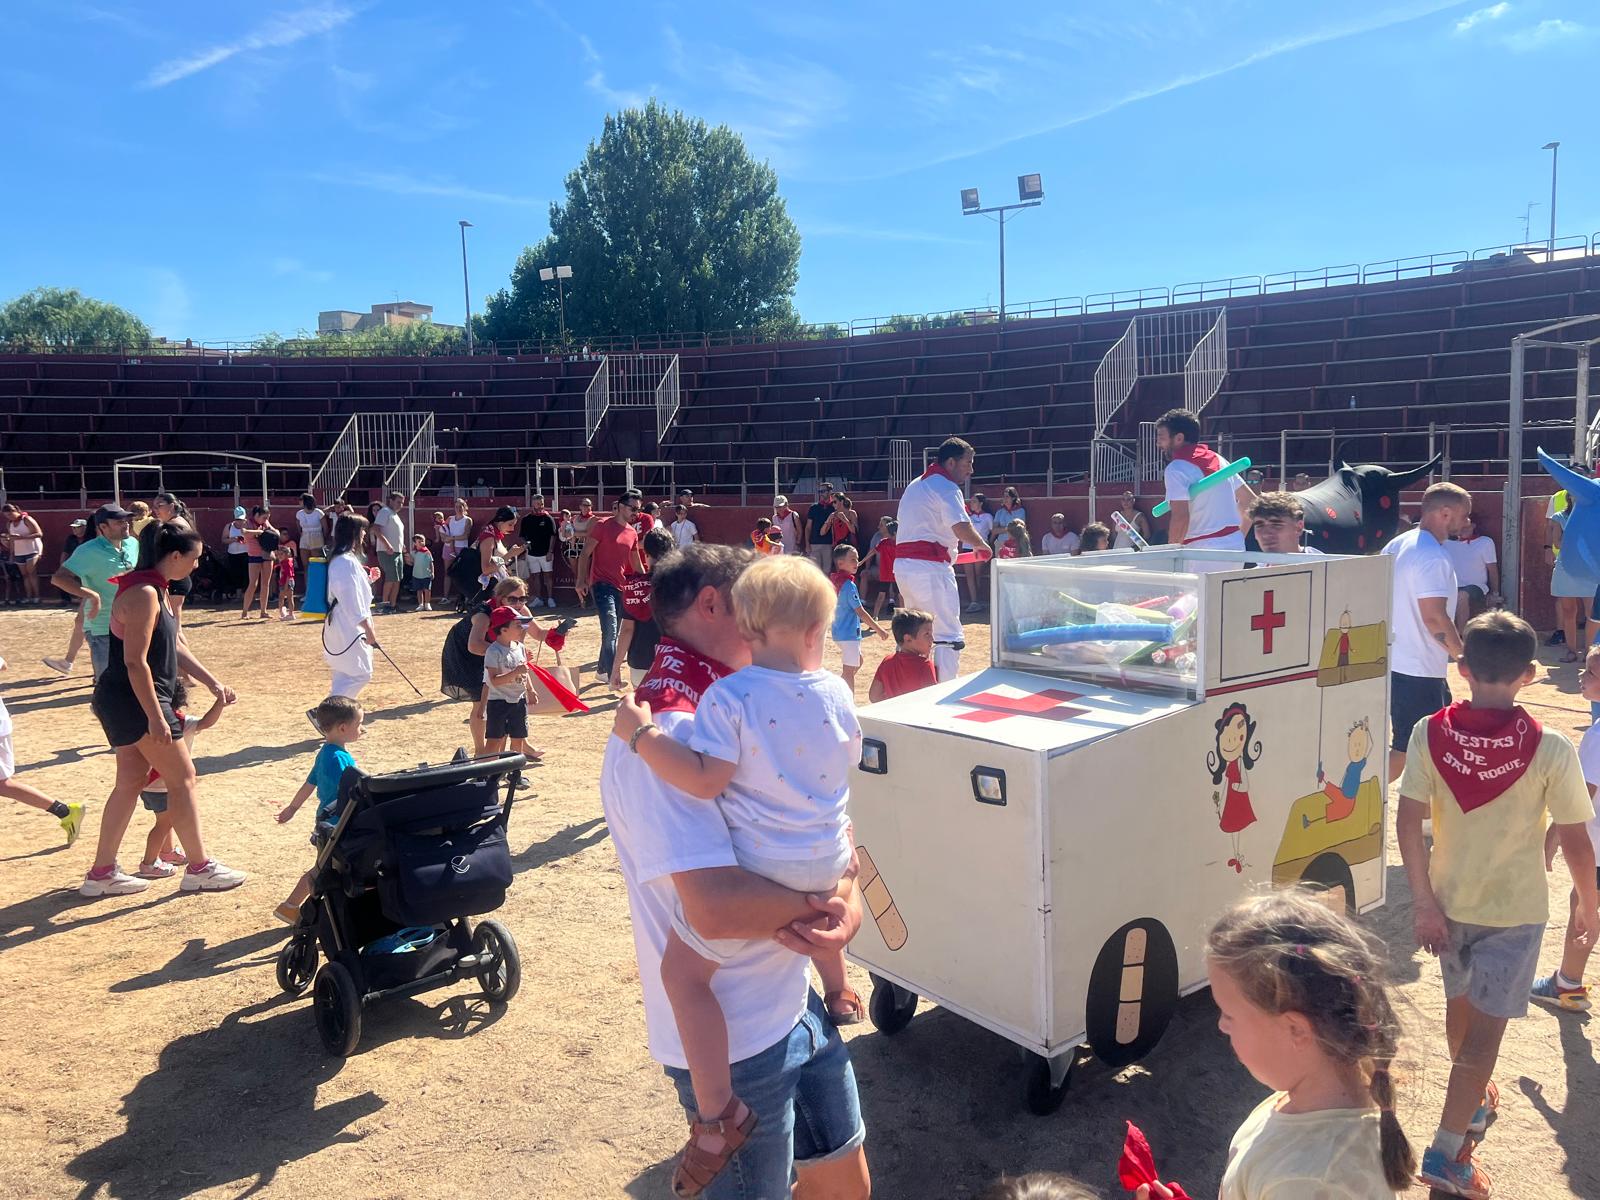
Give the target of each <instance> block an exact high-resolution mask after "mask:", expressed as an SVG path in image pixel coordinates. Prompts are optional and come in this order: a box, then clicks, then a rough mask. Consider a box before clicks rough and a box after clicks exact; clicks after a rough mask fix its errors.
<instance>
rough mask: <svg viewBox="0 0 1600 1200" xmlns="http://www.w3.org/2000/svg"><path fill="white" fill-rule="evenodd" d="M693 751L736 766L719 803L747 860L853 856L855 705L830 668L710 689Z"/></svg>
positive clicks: (762, 671)
mask: <svg viewBox="0 0 1600 1200" xmlns="http://www.w3.org/2000/svg"><path fill="white" fill-rule="evenodd" d="M689 745H690V746H691V747H692V748H694V749H695V750H698V751H699V752H700V753H701V754H709V755H710V756H711V757H712V758H716V759H720V760H721V761H723V762H730V763H737V764H738V767H737V768H736V769H735V771H734V773H733V779H732V780H730V781H729V783H728V786H727V787H726V788H724V789H723V792H722V795H721V796H719V797H718V798H717V804H718V806H719V807H720V808H721V809H722V817H723V820H725V821H726V822H727V823H728V828H729V830H730V831H731V832H732V836H733V848H734V850H735V851H736V852H737V853H738V855H739V857H740V859H741V860H743V859H745V858H747V857H749V858H776V859H785V860H791V861H793V860H800V859H814V858H824V857H828V856H834V857H837V858H838V859H839V860H840V864H841V869H842V867H843V863H845V862H848V861H849V858H850V839H849V835H848V834H847V833H846V826H847V824H848V821H847V820H846V817H845V804H846V802H847V801H848V800H849V799H850V768H851V766H853V765H854V764H855V763H856V762H858V761H859V760H860V758H861V726H860V725H859V724H858V723H857V721H856V711H855V698H854V697H853V696H852V695H851V693H850V689H849V688H847V687H846V686H845V683H844V680H843V679H841V678H840V677H839V676H837V675H835V674H834V673H833V672H831V671H821V670H818V671H802V672H799V673H798V674H796V673H793V672H789V671H774V670H770V669H769V668H767V667H755V666H751V667H745V668H744V669H743V670H740V671H735V672H734V673H733V674H732V675H729V676H727V677H726V678H725V679H719V680H717V682H716V683H714V684H712V685H711V686H710V687H709V688H707V689H706V693H705V695H704V696H702V697H701V698H700V708H699V710H698V711H697V712H696V713H695V718H694V731H693V732H692V733H691V734H690V735H689Z"/></svg>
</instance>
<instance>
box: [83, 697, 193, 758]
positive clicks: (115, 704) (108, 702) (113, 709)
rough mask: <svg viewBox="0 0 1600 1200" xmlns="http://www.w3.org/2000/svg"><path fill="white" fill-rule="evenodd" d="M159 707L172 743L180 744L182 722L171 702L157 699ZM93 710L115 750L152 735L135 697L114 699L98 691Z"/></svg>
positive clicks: (161, 698) (165, 699) (142, 710)
mask: <svg viewBox="0 0 1600 1200" xmlns="http://www.w3.org/2000/svg"><path fill="white" fill-rule="evenodd" d="M156 703H157V704H159V705H160V706H161V715H162V716H163V717H165V718H166V720H167V728H168V729H170V730H171V731H172V737H173V740H175V741H176V740H180V739H181V738H182V737H183V721H182V720H181V719H180V718H179V717H178V714H177V713H175V712H173V711H172V701H170V700H168V699H167V698H166V697H165V696H161V695H157V696H156ZM93 708H94V715H95V716H96V717H98V718H100V728H101V729H103V730H105V733H106V741H107V742H109V743H110V744H111V745H112V746H131V745H133V744H134V743H135V742H137V741H138V740H139V739H140V738H142V737H144V735H145V734H147V733H149V732H150V721H149V720H148V718H146V717H145V715H144V709H142V708H141V707H139V702H138V701H137V700H136V699H134V698H133V697H132V696H127V697H120V696H119V697H111V696H107V695H103V694H102V693H100V692H99V691H96V693H95V697H94V704H93Z"/></svg>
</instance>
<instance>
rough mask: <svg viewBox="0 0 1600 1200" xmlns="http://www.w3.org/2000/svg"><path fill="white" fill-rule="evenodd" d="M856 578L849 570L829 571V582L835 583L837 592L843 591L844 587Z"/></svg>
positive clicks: (834, 588)
mask: <svg viewBox="0 0 1600 1200" xmlns="http://www.w3.org/2000/svg"><path fill="white" fill-rule="evenodd" d="M854 578H855V576H854V575H851V574H850V573H849V572H847V571H829V572H828V582H829V583H831V584H833V590H834V591H835V592H838V591H842V590H843V589H844V585H845V584H847V583H849V582H850V581H851V580H852V579H854Z"/></svg>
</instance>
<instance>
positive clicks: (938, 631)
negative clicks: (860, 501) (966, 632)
mask: <svg viewBox="0 0 1600 1200" xmlns="http://www.w3.org/2000/svg"><path fill="white" fill-rule="evenodd" d="M973 458H974V452H973V449H972V445H971V444H970V443H969V442H965V441H962V440H961V439H960V438H957V437H953V438H946V439H945V441H944V444H943V445H941V446H940V447H939V449H938V452H937V453H936V454H935V455H934V459H933V465H932V466H930V467H929V468H928V469H927V471H925V472H924V473H923V475H922V477H921V478H920V479H916V480H914V481H913V482H912V483H911V485H910V486H909V487H907V488H906V490H905V492H904V493H903V494H902V495H901V497H900V510H899V513H898V514H897V515H898V519H899V521H900V531H899V533H898V534H897V535H896V538H895V559H894V577H895V582H896V583H898V584H899V585H900V591H901V595H902V596H903V597H904V599H905V607H907V608H918V609H921V610H922V611H923V612H927V613H932V614H933V665H934V669H935V671H936V673H937V674H938V676H939V679H940V681H941V682H943V681H944V680H947V679H954V678H955V677H956V675H957V674H959V673H960V670H961V651H962V650H963V649H964V648H965V646H966V643H965V641H964V640H963V637H962V633H961V593H960V592H959V591H957V589H956V569H955V567H954V565H953V564H954V562H955V558H956V551H957V549H958V548H959V547H960V546H962V545H963V544H965V545H968V546H972V547H975V550H974V553H976V554H977V555H978V557H979V559H980V560H982V559H986V558H988V557H989V556H990V553H989V546H988V543H987V542H985V541H984V538H983V535H982V534H981V533H979V532H978V531H977V530H976V529H975V528H973V524H972V518H971V515H970V514H969V513H968V512H967V505H966V502H965V500H964V499H963V498H962V495H961V488H962V485H963V484H965V483H966V482H967V480H968V479H970V478H972V464H973Z"/></svg>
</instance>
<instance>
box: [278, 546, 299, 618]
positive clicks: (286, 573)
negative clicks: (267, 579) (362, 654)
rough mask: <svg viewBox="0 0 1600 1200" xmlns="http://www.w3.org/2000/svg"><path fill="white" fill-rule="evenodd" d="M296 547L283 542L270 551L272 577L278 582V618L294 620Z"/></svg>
mask: <svg viewBox="0 0 1600 1200" xmlns="http://www.w3.org/2000/svg"><path fill="white" fill-rule="evenodd" d="M296 549H297V547H296V546H295V544H294V543H293V542H284V543H282V544H281V545H280V546H279V547H278V548H277V549H276V550H274V551H273V552H272V577H273V579H275V580H276V581H277V584H278V620H280V621H292V620H294V573H295V560H296V557H297V555H296Z"/></svg>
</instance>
